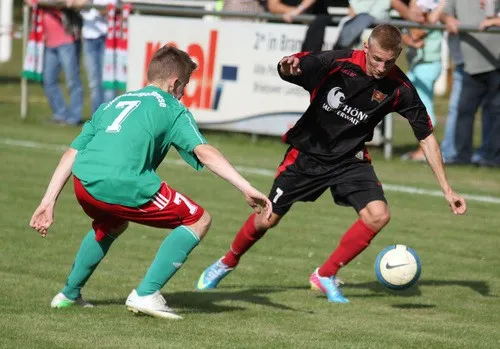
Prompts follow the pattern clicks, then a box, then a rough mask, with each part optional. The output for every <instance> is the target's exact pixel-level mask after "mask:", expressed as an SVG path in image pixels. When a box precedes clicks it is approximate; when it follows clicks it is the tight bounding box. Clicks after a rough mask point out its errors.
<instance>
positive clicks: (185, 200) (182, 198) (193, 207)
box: [174, 193, 198, 214]
mask: <svg viewBox="0 0 500 349" xmlns="http://www.w3.org/2000/svg"><path fill="white" fill-rule="evenodd" d="M181 201H182V202H183V203H184V204H186V206H187V207H188V208H189V213H191V214H194V213H195V212H196V211H197V210H198V206H196V205H195V204H193V203H192V202H191V201H189V200H188V198H187V197H185V196H184V195H182V194H179V193H175V196H174V203H175V204H176V205H180V204H181Z"/></svg>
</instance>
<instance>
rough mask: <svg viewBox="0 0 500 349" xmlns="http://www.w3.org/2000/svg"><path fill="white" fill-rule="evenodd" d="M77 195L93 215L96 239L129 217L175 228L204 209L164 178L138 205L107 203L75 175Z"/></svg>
mask: <svg viewBox="0 0 500 349" xmlns="http://www.w3.org/2000/svg"><path fill="white" fill-rule="evenodd" d="M73 184H74V187H75V195H76V198H77V200H78V202H79V203H80V205H81V206H82V208H83V210H84V211H85V213H86V214H87V215H88V216H89V217H90V218H92V219H93V220H94V221H93V222H92V228H94V231H95V233H96V240H97V241H100V240H102V239H103V238H104V237H105V236H106V234H107V233H108V232H109V230H110V229H113V228H117V227H119V226H121V225H122V224H124V223H125V222H127V221H130V222H134V223H139V224H143V225H148V226H151V227H156V228H167V229H174V228H176V227H178V226H180V225H192V224H194V223H196V222H197V221H198V220H199V219H200V218H201V216H202V215H203V212H205V210H204V209H203V208H202V207H201V206H199V205H198V204H197V203H195V202H194V201H192V200H191V199H189V198H188V197H187V196H185V195H182V194H181V193H179V192H177V191H175V190H174V189H173V188H171V187H169V186H168V185H167V184H166V183H165V182H162V184H161V187H160V190H158V192H157V193H156V194H155V195H153V198H152V200H151V201H149V202H147V203H146V204H144V205H142V206H139V207H127V206H122V205H116V204H108V203H106V202H103V201H99V200H97V199H95V198H94V197H93V196H92V195H90V194H89V193H88V192H87V190H86V189H85V188H84V186H83V185H82V183H81V182H80V180H79V179H78V178H76V177H74V176H73Z"/></svg>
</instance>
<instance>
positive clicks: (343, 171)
mask: <svg viewBox="0 0 500 349" xmlns="http://www.w3.org/2000/svg"><path fill="white" fill-rule="evenodd" d="M357 155H358V157H359V158H358V157H352V158H349V159H344V160H341V161H339V162H338V163H336V164H334V165H325V164H322V163H319V162H318V161H317V160H315V159H314V158H313V157H311V156H309V155H307V154H305V153H301V152H299V151H298V150H297V149H294V148H292V147H290V148H288V150H287V152H286V154H285V157H284V159H283V162H282V163H281V164H280V166H279V168H278V172H277V174H276V178H275V179H274V183H273V187H272V188H271V192H270V193H269V199H270V200H271V202H272V203H273V212H274V213H275V214H277V215H280V216H283V215H285V214H286V213H287V212H288V210H289V209H290V207H292V205H293V204H294V203H295V202H297V201H315V200H316V199H317V198H318V197H320V196H321V194H323V193H324V192H325V190H326V189H328V188H329V189H330V192H331V193H332V196H333V199H334V201H335V203H336V204H337V205H342V206H352V207H353V208H354V209H355V210H356V212H358V213H359V211H361V210H362V209H363V208H364V207H366V205H367V204H368V203H369V202H371V201H375V200H381V201H384V202H387V200H386V198H385V196H384V190H383V189H382V184H381V183H380V181H379V180H378V178H377V175H376V174H375V171H374V170H373V167H372V165H371V163H370V160H369V158H368V157H367V156H365V155H366V154H364V153H363V152H360V153H359V154H357Z"/></svg>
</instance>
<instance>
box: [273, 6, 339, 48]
mask: <svg viewBox="0 0 500 349" xmlns="http://www.w3.org/2000/svg"><path fill="white" fill-rule="evenodd" d="M267 8H268V10H269V12H271V13H274V14H281V15H282V17H283V20H284V21H285V22H287V23H291V22H292V21H293V20H294V18H295V17H296V16H298V15H301V14H306V13H307V14H312V15H315V16H316V18H315V19H314V20H313V21H312V22H311V23H310V24H309V26H308V28H307V32H306V36H305V38H304V41H303V43H302V48H301V50H302V51H321V49H322V47H323V38H324V36H325V27H326V26H327V25H328V23H330V20H331V19H330V16H329V15H328V7H327V4H326V0H302V1H301V0H267Z"/></svg>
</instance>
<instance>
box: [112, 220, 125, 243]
mask: <svg viewBox="0 0 500 349" xmlns="http://www.w3.org/2000/svg"><path fill="white" fill-rule="evenodd" d="M127 228H128V222H123V223H122V224H121V225H119V226H117V227H115V228H112V229H110V230H109V232H108V234H109V235H111V236H112V237H114V238H115V239H116V238H117V237H119V236H120V235H122V233H123V232H124V231H125V230H127Z"/></svg>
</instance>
